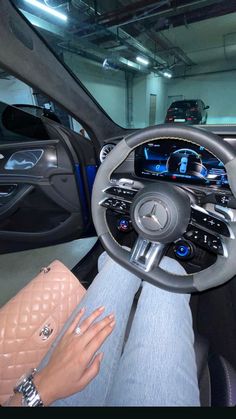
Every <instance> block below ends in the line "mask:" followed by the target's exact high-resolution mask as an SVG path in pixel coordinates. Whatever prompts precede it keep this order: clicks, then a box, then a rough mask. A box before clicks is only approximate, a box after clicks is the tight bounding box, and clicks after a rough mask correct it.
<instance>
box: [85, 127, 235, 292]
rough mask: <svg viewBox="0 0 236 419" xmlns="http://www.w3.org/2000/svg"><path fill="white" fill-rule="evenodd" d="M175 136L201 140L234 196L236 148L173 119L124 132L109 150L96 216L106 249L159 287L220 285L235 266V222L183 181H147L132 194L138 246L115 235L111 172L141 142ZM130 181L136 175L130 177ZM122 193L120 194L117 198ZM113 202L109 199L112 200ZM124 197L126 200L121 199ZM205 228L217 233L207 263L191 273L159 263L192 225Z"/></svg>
mask: <svg viewBox="0 0 236 419" xmlns="http://www.w3.org/2000/svg"><path fill="white" fill-rule="evenodd" d="M164 139H174V140H183V141H190V142H193V143H197V144H198V145H199V146H202V147H204V148H206V149H207V150H208V151H209V152H211V153H212V154H213V155H214V156H215V157H217V158H218V159H219V160H221V161H222V163H223V164H224V166H225V169H226V172H227V176H228V181H229V185H230V188H231V191H232V193H233V195H234V197H236V152H235V150H234V149H233V147H232V146H231V145H230V144H228V143H227V142H225V141H223V140H222V139H221V138H220V137H218V136H217V135H215V134H213V133H211V132H208V131H206V130H203V129H197V128H192V127H189V126H184V125H181V126H175V125H171V124H164V125H159V126H157V127H151V128H146V129H143V130H140V131H137V132H135V133H133V134H130V135H128V136H126V137H125V138H124V139H123V140H121V141H120V142H119V143H118V144H117V146H116V147H115V148H114V149H113V150H112V151H111V152H110V154H109V155H108V157H107V158H106V160H105V161H104V162H103V163H102V165H101V166H100V168H99V170H98V172H97V175H96V178H95V183H94V187H93V194H92V216H93V222H94V225H95V228H96V231H97V235H98V237H99V239H100V240H101V242H102V244H103V246H104V248H105V249H106V251H107V252H108V254H109V255H110V256H111V257H112V258H113V259H114V260H115V261H117V262H118V263H120V264H121V265H122V266H124V267H126V268H127V269H128V270H129V271H131V272H133V273H134V274H136V275H137V276H139V277H141V278H142V279H143V280H146V281H148V282H151V283H152V284H154V285H156V286H159V287H160V288H163V289H166V290H169V291H174V292H180V293H192V292H195V291H203V290H206V289H209V288H213V287H216V286H218V285H220V284H223V283H225V282H227V281H228V280H229V279H231V278H232V277H233V276H234V275H235V272H236V257H235V255H236V239H235V237H236V223H235V222H234V221H233V220H230V219H228V220H227V219H225V218H222V217H221V216H219V217H217V216H215V213H214V214H213V213H210V212H208V211H206V210H205V208H202V206H200V205H199V204H196V202H197V201H196V200H195V199H194V198H192V197H191V195H190V194H189V192H188V191H187V190H185V189H184V188H181V186H176V185H174V184H172V183H167V182H166V183H164V182H149V184H148V185H147V186H145V183H144V187H143V188H141V189H140V190H139V191H138V192H137V193H136V194H135V196H134V197H132V199H130V200H131V201H132V202H131V206H130V216H131V221H132V225H133V227H134V229H135V231H136V232H137V233H138V238H137V240H136V243H135V245H134V247H133V248H132V249H131V250H127V249H125V248H123V247H122V246H120V244H119V243H118V242H117V241H116V240H115V239H114V237H113V236H112V234H111V232H110V229H109V227H108V224H107V219H106V211H107V207H108V205H107V202H109V197H110V195H109V193H110V188H111V187H114V184H113V183H112V182H111V175H112V173H113V172H114V171H115V169H116V168H117V167H118V166H119V165H120V164H121V163H122V162H123V161H124V160H125V159H126V158H127V156H128V155H129V154H130V153H131V152H132V151H133V150H134V149H135V148H136V147H137V146H139V145H141V144H145V143H147V142H150V141H154V140H164ZM131 183H132V181H131ZM119 198H120V197H119V196H118V197H117V199H119ZM110 202H111V201H110ZM120 202H122V201H120ZM194 226H195V228H196V227H197V228H203V231H206V232H207V233H208V234H209V235H210V237H215V240H216V241H215V245H216V248H217V252H216V253H217V255H216V260H215V263H214V264H212V265H211V266H209V267H208V268H206V269H204V270H201V271H200V272H196V273H194V274H189V275H176V274H171V273H170V272H167V271H166V270H163V269H162V268H160V266H159V265H160V261H161V258H162V256H163V254H164V252H165V250H166V248H167V245H169V244H170V243H172V242H175V241H176V240H178V239H180V238H181V237H182V236H183V234H185V233H186V231H189V227H191V228H193V227H194Z"/></svg>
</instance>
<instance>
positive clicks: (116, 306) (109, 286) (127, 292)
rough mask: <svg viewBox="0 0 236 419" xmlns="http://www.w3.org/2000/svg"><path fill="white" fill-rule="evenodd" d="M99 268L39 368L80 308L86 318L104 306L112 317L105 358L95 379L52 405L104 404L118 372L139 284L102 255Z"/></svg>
mask: <svg viewBox="0 0 236 419" xmlns="http://www.w3.org/2000/svg"><path fill="white" fill-rule="evenodd" d="M98 266H99V273H98V274H97V276H96V278H95V279H94V281H93V282H92V284H91V286H90V287H89V289H88V290H87V292H86V294H85V296H84V298H83V299H82V300H81V302H80V304H79V305H78V307H77V308H76V310H74V312H73V313H72V315H71V317H70V319H69V320H68V321H67V323H66V324H65V326H64V328H63V330H62V332H61V333H60V335H59V336H58V338H57V339H56V341H55V342H54V344H53V345H52V348H51V350H50V351H49V353H48V354H47V355H46V357H45V358H44V360H43V361H42V363H41V365H40V368H41V367H43V366H44V365H46V364H47V362H48V360H49V358H50V356H51V353H52V351H53V349H54V348H55V346H56V345H57V343H58V341H59V340H60V338H61V337H62V335H63V334H64V333H65V331H66V329H67V328H68V326H69V324H70V323H71V322H72V320H73V319H74V317H75V316H76V314H77V313H78V311H79V310H80V309H81V308H82V307H86V312H85V316H86V317H87V316H88V315H89V314H90V313H91V312H92V311H93V310H95V309H96V308H98V307H99V306H101V305H104V306H105V315H107V314H109V313H114V314H115V320H116V326H115V329H114V331H113V332H112V334H111V335H110V336H109V337H108V339H107V341H106V342H105V343H104V345H103V346H102V348H101V351H102V352H104V358H103V361H102V364H101V368H100V372H99V374H98V376H97V377H96V378H95V379H94V380H93V381H92V382H91V383H90V384H89V385H88V386H87V387H86V388H85V389H84V390H83V391H81V392H80V393H77V394H75V395H73V396H71V397H68V398H66V399H63V400H58V401H57V402H55V403H54V404H53V405H54V406H102V405H104V402H105V399H106V396H107V393H108V391H109V389H110V383H111V381H112V377H113V375H114V371H115V370H116V369H117V365H118V361H119V359H120V355H121V351H122V347H123V341H124V334H125V330H126V326H127V321H128V318H129V314H130V310H131V307H132V303H133V300H134V296H135V294H136V292H137V291H138V289H139V287H140V285H141V281H140V279H139V278H137V277H136V276H135V275H133V274H131V273H129V272H128V271H127V270H125V269H124V268H122V267H121V266H120V265H118V264H117V263H116V262H114V261H113V260H112V259H111V258H110V257H108V256H107V255H106V254H105V253H103V254H102V255H101V256H100V258H99V264H98ZM65 386H66V383H65Z"/></svg>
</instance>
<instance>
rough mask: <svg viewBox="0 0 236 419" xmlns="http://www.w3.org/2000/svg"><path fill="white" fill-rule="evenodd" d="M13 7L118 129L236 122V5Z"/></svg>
mask: <svg viewBox="0 0 236 419" xmlns="http://www.w3.org/2000/svg"><path fill="white" fill-rule="evenodd" d="M13 3H14V4H15V5H16V6H17V7H18V8H19V10H20V11H21V12H22V13H23V14H24V15H25V17H26V18H27V19H28V20H29V21H30V22H31V24H33V25H34V27H35V29H36V30H37V31H38V32H40V34H41V35H42V36H43V38H44V39H45V41H46V42H47V43H48V44H49V45H50V47H51V48H52V49H53V50H54V51H55V53H56V54H57V56H58V57H59V59H60V60H61V61H62V62H64V64H65V65H66V66H68V67H69V68H70V70H71V71H72V72H73V73H74V74H75V75H76V77H78V78H79V79H80V81H81V82H82V83H83V84H84V85H85V86H86V88H87V89H88V90H89V91H90V92H91V94H92V95H93V96H94V97H95V99H96V100H97V101H98V102H99V104H100V105H101V106H102V107H103V109H104V110H105V111H106V112H107V113H108V114H109V116H110V117H111V118H112V119H113V120H114V121H115V122H116V123H117V124H119V125H121V126H123V127H126V128H143V127H146V126H150V125H155V124H160V123H164V122H168V123H171V122H172V123H184V124H233V123H236V103H235V102H236V99H235V79H236V29H235V22H236V2H235V0H233V1H232V0H227V1H225V0H224V1H219V0H218V1H209V0H207V1H205V0H199V1H197V0H196V1H184V0H175V1H172V0H171V1H170V0H168V1H167V0H166V1H164V0H163V1H151V0H146V1H141V0H136V1H135V0H132V1H128V0H109V1H108V0H96V1H94V0H85V1H81V0H68V1H66V0H14V1H13ZM196 103H197V106H198V108H199V109H198V112H195V113H190V114H189V113H187V112H186V113H184V112H182V114H181V115H180V114H178V112H177V111H176V113H173V115H172V116H171V118H169V115H168V109H169V108H170V107H172V104H174V105H173V107H175V108H182V109H183V108H186V107H187V105H188V104H190V106H191V107H192V106H193V107H195V106H196Z"/></svg>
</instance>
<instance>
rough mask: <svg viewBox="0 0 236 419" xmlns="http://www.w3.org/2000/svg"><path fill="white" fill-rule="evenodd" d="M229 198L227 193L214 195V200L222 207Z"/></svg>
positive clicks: (225, 205)
mask: <svg viewBox="0 0 236 419" xmlns="http://www.w3.org/2000/svg"><path fill="white" fill-rule="evenodd" d="M229 199H230V197H229V196H228V195H224V194H216V195H215V200H216V202H217V204H220V205H222V206H223V207H227V205H228V203H229Z"/></svg>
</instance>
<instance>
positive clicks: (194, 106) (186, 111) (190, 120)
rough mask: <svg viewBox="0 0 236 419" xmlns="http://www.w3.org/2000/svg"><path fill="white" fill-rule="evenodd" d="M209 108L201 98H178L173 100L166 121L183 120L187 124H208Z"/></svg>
mask: <svg viewBox="0 0 236 419" xmlns="http://www.w3.org/2000/svg"><path fill="white" fill-rule="evenodd" d="M207 109H209V106H206V105H205V103H204V102H203V101H202V100H201V99H191V100H178V101H176V102H172V103H171V105H170V107H169V108H168V110H167V114H166V118H165V122H168V123H171V122H177V123H178V122H180V123H181V122H182V123H186V124H206V121H207Z"/></svg>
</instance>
